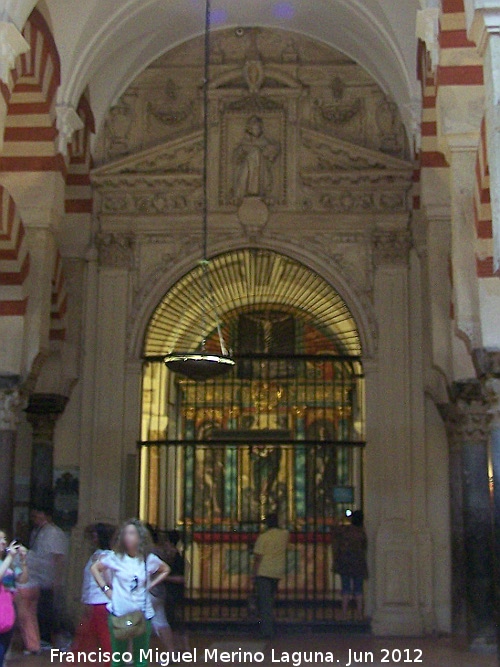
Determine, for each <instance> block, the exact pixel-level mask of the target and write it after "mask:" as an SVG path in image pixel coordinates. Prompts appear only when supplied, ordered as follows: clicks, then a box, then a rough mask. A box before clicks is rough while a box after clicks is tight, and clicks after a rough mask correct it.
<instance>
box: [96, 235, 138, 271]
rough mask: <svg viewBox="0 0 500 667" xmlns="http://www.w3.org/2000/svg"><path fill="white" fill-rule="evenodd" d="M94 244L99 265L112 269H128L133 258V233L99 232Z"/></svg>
mask: <svg viewBox="0 0 500 667" xmlns="http://www.w3.org/2000/svg"><path fill="white" fill-rule="evenodd" d="M96 246H97V250H98V253H99V264H100V266H104V267H108V268H112V269H130V268H131V267H132V264H133V259H134V246H135V235H134V234H132V233H128V232H119V233H115V232H101V233H99V234H98V235H97V238H96Z"/></svg>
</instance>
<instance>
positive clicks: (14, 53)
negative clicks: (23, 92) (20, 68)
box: [0, 21, 30, 86]
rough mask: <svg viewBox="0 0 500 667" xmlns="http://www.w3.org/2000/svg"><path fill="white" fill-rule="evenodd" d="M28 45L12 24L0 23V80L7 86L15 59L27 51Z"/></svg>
mask: <svg viewBox="0 0 500 667" xmlns="http://www.w3.org/2000/svg"><path fill="white" fill-rule="evenodd" d="M29 48H30V47H29V44H28V42H27V41H26V40H25V39H24V37H23V36H22V35H21V33H20V32H19V30H18V29H17V28H16V26H15V25H14V24H13V23H10V22H8V21H2V22H0V80H1V81H3V83H4V84H5V85H6V86H8V85H9V84H10V72H11V70H13V69H14V67H15V66H16V59H17V58H18V57H19V56H20V55H21V54H23V53H26V52H27V51H29Z"/></svg>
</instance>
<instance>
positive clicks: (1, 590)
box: [0, 584, 16, 635]
mask: <svg viewBox="0 0 500 667" xmlns="http://www.w3.org/2000/svg"><path fill="white" fill-rule="evenodd" d="M15 620H16V612H15V610H14V602H13V595H12V593H11V592H10V591H8V590H7V589H6V588H5V587H4V586H3V584H0V635H3V634H4V633H5V632H9V630H12V628H13V627H14V623H15Z"/></svg>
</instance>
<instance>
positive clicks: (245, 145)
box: [233, 116, 280, 203]
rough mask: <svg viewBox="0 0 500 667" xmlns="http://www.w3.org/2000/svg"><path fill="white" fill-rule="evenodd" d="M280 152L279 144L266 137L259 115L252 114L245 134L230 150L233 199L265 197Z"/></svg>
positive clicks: (271, 183)
mask: <svg viewBox="0 0 500 667" xmlns="http://www.w3.org/2000/svg"><path fill="white" fill-rule="evenodd" d="M279 154H280V145H279V143H277V142H275V141H273V140H272V139H269V138H268V137H266V135H265V132H264V121H263V120H262V118H261V117H260V116H251V117H250V118H249V119H248V121H247V124H246V128H245V134H244V137H243V139H242V140H241V142H240V143H239V144H238V146H236V148H235V149H234V153H233V161H234V165H235V181H234V198H235V201H236V203H241V202H242V201H243V199H244V198H245V197H260V198H261V199H266V197H268V196H270V195H271V193H272V190H273V168H274V163H275V162H276V160H277V158H278V156H279Z"/></svg>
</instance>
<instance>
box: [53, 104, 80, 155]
mask: <svg viewBox="0 0 500 667" xmlns="http://www.w3.org/2000/svg"><path fill="white" fill-rule="evenodd" d="M56 117H57V120H56V127H57V130H58V132H59V137H58V149H59V152H60V153H62V154H63V155H67V154H68V144H70V143H71V141H72V140H73V135H74V133H75V132H77V131H78V130H81V129H83V127H84V125H83V121H82V119H81V118H80V116H79V115H78V114H77V112H76V109H75V108H74V107H72V106H71V105H69V104H57V105H56Z"/></svg>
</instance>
